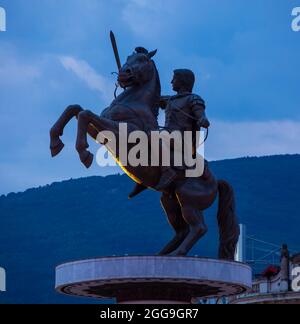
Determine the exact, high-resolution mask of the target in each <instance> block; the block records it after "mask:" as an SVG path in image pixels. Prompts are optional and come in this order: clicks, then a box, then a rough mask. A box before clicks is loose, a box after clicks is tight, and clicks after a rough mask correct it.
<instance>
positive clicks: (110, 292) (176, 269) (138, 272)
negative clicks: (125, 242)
mask: <svg viewBox="0 0 300 324" xmlns="http://www.w3.org/2000/svg"><path fill="white" fill-rule="evenodd" d="M251 287H252V271H251V268H250V267H249V266H247V265H245V264H242V263H237V262H228V261H221V260H211V259H202V258H190V257H158V256H153V257H152V256H145V257H142V256H141V257H111V258H99V259H93V260H85V261H78V262H72V263H67V264H63V265H61V266H58V267H57V269H56V290H57V291H58V292H60V293H63V294H67V295H71V296H80V297H90V298H100V299H114V298H116V299H117V302H118V303H135V304H137V303H144V304H151V303H152V304H154V303H157V304H158V303H164V304H167V303H186V304H190V303H191V302H192V300H195V299H196V300H197V299H209V298H220V297H228V296H233V295H239V294H242V293H244V292H246V291H247V290H248V289H251Z"/></svg>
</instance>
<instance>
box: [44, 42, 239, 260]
mask: <svg viewBox="0 0 300 324" xmlns="http://www.w3.org/2000/svg"><path fill="white" fill-rule="evenodd" d="M155 54H156V51H153V52H148V51H146V50H145V49H143V48H137V49H136V52H134V53H133V54H132V55H130V56H129V57H128V59H127V61H126V63H125V65H124V66H123V67H122V68H121V69H120V71H119V82H120V84H122V86H123V87H124V88H125V90H124V92H123V93H122V94H120V95H119V96H118V97H117V98H116V99H115V100H114V101H113V102H112V104H111V105H110V106H109V107H108V108H106V109H105V110H104V111H103V112H102V114H101V115H100V116H99V115H96V114H94V113H92V112H91V111H88V110H84V109H83V108H82V107H80V106H79V105H72V106H69V107H68V108H67V109H66V110H65V111H64V113H63V114H62V115H61V117H60V118H59V119H58V121H57V122H56V123H55V124H54V126H53V127H52V129H51V131H50V137H51V144H50V148H51V153H52V156H53V157H54V156H56V155H58V154H59V153H60V152H61V151H62V149H63V147H64V144H63V142H62V141H61V139H60V137H61V136H62V135H63V130H64V128H65V126H66V125H67V124H68V122H69V121H70V120H71V119H72V118H74V117H76V118H77V120H78V132H77V140H76V150H77V152H78V154H79V157H80V160H81V162H82V163H83V164H84V165H85V166H86V167H87V168H89V167H90V166H91V164H92V162H93V155H92V154H91V153H90V152H89V151H88V147H89V145H88V141H87V135H88V134H89V135H90V136H91V137H92V138H93V139H95V140H96V139H97V137H98V134H99V133H100V132H107V131H109V132H110V133H111V134H114V136H115V138H116V139H117V143H119V138H120V136H122V135H121V134H119V125H120V123H122V124H123V123H126V124H127V127H128V134H130V133H131V132H134V131H144V132H147V133H149V131H151V130H158V129H159V125H158V121H157V117H158V110H159V101H160V96H161V85H160V79H159V74H158V71H157V68H156V65H155V63H154V61H153V57H154V56H155ZM101 143H102V144H103V145H106V147H107V148H108V150H109V151H110V153H111V154H112V155H113V156H114V158H115V159H116V161H117V162H118V163H119V165H120V166H121V168H122V169H123V170H124V171H125V173H126V174H127V175H128V176H130V177H131V178H132V179H133V180H134V181H135V182H136V183H138V184H142V185H143V186H145V187H147V188H150V189H155V188H156V185H157V184H158V182H159V179H160V177H161V174H162V170H161V167H160V166H155V167H154V166H148V167H145V166H141V165H138V166H132V165H130V163H129V164H128V165H123V164H122V162H121V161H120V156H119V151H120V150H119V149H120V147H118V146H117V147H116V148H115V149H113V148H112V147H110V146H109V144H108V143H109V138H106V140H105V139H104V141H103V142H101ZM131 145H132V147H133V146H134V145H133V144H128V150H130V148H131ZM150 149H151V148H150V147H149V150H150ZM217 196H219V209H218V215H217V217H218V224H219V230H220V246H219V258H221V259H227V260H233V259H234V254H235V250H236V245H237V242H238V238H239V226H238V221H237V217H236V213H235V201H234V192H233V189H232V188H231V186H230V185H229V184H228V183H227V182H226V181H218V180H217V179H216V178H215V177H214V175H213V174H212V173H211V172H210V170H209V168H208V167H207V170H206V172H205V177H204V176H201V177H198V178H186V177H185V174H184V172H182V171H178V177H177V179H176V181H175V184H174V186H172V188H170V189H166V190H164V191H163V192H162V197H161V203H162V206H163V208H164V210H165V212H166V215H167V217H168V220H169V223H170V224H171V226H172V227H173V228H174V230H175V232H176V235H175V237H174V238H173V239H172V240H171V241H170V242H169V243H168V244H167V245H166V246H165V247H164V248H163V249H162V251H161V252H160V253H159V254H160V255H176V256H185V255H187V254H188V252H189V251H190V250H191V249H192V248H193V246H194V245H195V244H196V243H197V241H198V240H199V239H201V238H202V237H203V236H204V235H205V234H206V232H207V226H206V225H205V222H204V216H203V212H204V211H205V210H206V209H208V208H209V207H211V206H212V204H213V203H214V201H215V200H216V199H217Z"/></svg>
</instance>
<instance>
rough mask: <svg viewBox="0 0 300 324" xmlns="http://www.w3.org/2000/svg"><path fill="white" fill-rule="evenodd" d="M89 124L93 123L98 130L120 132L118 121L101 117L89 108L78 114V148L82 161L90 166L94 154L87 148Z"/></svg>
mask: <svg viewBox="0 0 300 324" xmlns="http://www.w3.org/2000/svg"><path fill="white" fill-rule="evenodd" d="M89 125H93V127H95V128H96V129H97V132H98V133H99V132H102V131H111V132H113V133H115V134H117V133H118V123H117V122H114V121H111V120H109V119H106V118H103V117H100V116H98V115H96V114H94V113H92V112H91V111H89V110H84V111H82V112H80V114H79V115H78V129H77V140H76V150H77V152H78V154H79V157H80V161H81V162H82V163H83V164H84V165H85V167H86V168H89V167H90V166H91V165H92V163H93V159H94V156H93V154H92V153H91V152H89V151H88V150H87V149H88V148H89V144H88V141H87V133H89Z"/></svg>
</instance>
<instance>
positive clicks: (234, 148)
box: [205, 120, 300, 160]
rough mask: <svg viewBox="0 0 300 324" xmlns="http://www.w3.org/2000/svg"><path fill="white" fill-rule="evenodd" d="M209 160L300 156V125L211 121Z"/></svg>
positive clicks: (207, 154) (275, 122)
mask: <svg viewBox="0 0 300 324" xmlns="http://www.w3.org/2000/svg"><path fill="white" fill-rule="evenodd" d="M205 151H206V156H207V158H208V159H209V160H221V159H230V158H238V157H245V156H266V155H276V154H299V153H300V122H294V121H289V120H282V121H266V122H224V121H220V120H216V121H212V127H211V129H210V134H209V140H208V141H207V143H206V147H205Z"/></svg>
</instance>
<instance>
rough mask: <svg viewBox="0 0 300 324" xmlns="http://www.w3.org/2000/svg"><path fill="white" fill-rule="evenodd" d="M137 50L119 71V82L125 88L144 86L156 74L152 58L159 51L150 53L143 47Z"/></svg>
mask: <svg viewBox="0 0 300 324" xmlns="http://www.w3.org/2000/svg"><path fill="white" fill-rule="evenodd" d="M135 50H136V52H134V53H133V54H132V55H130V56H129V57H128V58H127V61H126V63H125V64H124V65H123V67H122V68H121V70H120V71H119V78H118V81H119V83H120V85H121V86H122V87H124V88H127V87H133V86H139V85H143V84H145V83H147V82H148V81H150V80H151V79H152V78H153V75H154V73H155V65H154V64H153V61H152V57H153V56H154V55H155V54H156V52H157V50H155V51H152V52H148V51H147V50H146V49H145V48H143V47H138V48H136V49H135Z"/></svg>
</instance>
